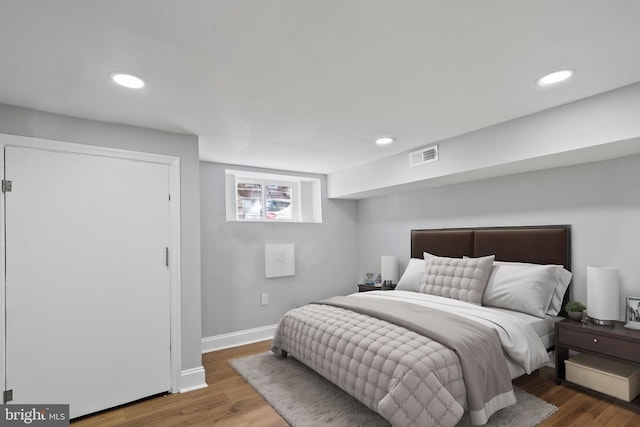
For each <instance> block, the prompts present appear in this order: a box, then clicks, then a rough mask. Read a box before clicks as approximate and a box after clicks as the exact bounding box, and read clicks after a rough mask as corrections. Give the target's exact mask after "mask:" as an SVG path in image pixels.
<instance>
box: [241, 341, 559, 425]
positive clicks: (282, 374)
mask: <svg viewBox="0 0 640 427" xmlns="http://www.w3.org/2000/svg"><path fill="white" fill-rule="evenodd" d="M229 363H230V364H231V366H232V367H233V368H234V369H235V370H236V371H237V372H238V373H239V374H240V375H242V377H243V378H244V379H246V380H247V381H248V382H249V384H251V386H252V387H253V388H254V389H256V391H257V392H258V393H260V395H261V396H262V397H264V399H265V400H266V401H267V402H269V405H271V406H272V407H273V408H274V409H275V410H276V411H277V412H278V413H279V414H280V416H281V417H282V418H284V419H285V420H286V421H287V422H288V423H289V424H290V425H291V426H293V427H320V426H331V427H354V426H367V427H389V422H388V421H387V420H385V419H383V418H382V417H381V416H379V415H378V414H376V413H375V412H372V411H371V410H369V409H368V408H367V407H365V406H364V405H362V404H361V403H360V402H358V401H357V400H355V399H354V398H352V397H351V396H349V395H348V394H347V393H345V392H344V391H342V390H341V389H340V388H338V387H336V386H335V385H333V384H332V383H330V382H329V381H327V380H325V379H324V378H323V377H322V376H320V375H318V374H316V373H315V372H314V371H312V370H311V369H309V368H307V367H306V366H304V365H303V364H302V363H300V362H298V361H297V360H295V359H294V358H292V357H289V358H287V359H279V358H278V357H276V356H275V355H274V354H273V353H271V352H265V353H260V354H256V355H252V356H248V357H243V358H241V359H234V360H231V361H230V362H229ZM515 393H516V399H517V400H518V403H516V404H515V405H513V406H510V407H508V408H505V409H503V410H501V411H499V412H497V413H495V414H493V416H492V417H491V419H490V420H489V423H488V424H486V425H487V426H491V427H494V426H495V427H502V426H504V427H512V426H518V427H533V426H535V425H537V424H539V423H540V422H542V421H544V420H545V419H546V418H547V417H549V416H550V415H551V414H553V413H554V412H555V411H556V410H557V409H558V408H556V407H555V406H553V405H551V404H549V403H547V402H545V401H544V400H541V399H538V398H537V397H535V396H533V395H531V394H528V393H525V392H524V391H522V390H520V389H518V388H515ZM458 425H459V426H471V422H470V420H469V418H468V415H465V416H464V417H463V418H462V420H461V421H460V423H459V424H458Z"/></svg>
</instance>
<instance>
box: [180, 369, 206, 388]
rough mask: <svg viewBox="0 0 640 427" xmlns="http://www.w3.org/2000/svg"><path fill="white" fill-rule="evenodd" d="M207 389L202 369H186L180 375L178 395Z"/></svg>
mask: <svg viewBox="0 0 640 427" xmlns="http://www.w3.org/2000/svg"><path fill="white" fill-rule="evenodd" d="M205 387H207V382H206V381H205V372H204V367H202V366H199V367H197V368H191V369H187V370H185V371H182V373H181V374H180V393H186V392H189V391H194V390H199V389H201V388H205Z"/></svg>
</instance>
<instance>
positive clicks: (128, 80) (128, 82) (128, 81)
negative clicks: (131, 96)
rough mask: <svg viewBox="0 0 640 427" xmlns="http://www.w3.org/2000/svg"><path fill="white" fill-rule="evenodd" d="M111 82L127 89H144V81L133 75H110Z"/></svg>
mask: <svg viewBox="0 0 640 427" xmlns="http://www.w3.org/2000/svg"><path fill="white" fill-rule="evenodd" d="M111 80H113V81H114V82H116V83H117V84H119V85H120V86H124V87H127V88H129V89H141V88H143V87H144V80H142V79H141V78H140V77H138V76H134V75H133V74H127V73H111Z"/></svg>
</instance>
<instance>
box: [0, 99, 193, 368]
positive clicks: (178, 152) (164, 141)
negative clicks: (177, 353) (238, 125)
mask: <svg viewBox="0 0 640 427" xmlns="http://www.w3.org/2000/svg"><path fill="white" fill-rule="evenodd" d="M0 133H7V134H12V135H21V136H29V137H37V138H45V139H52V140H58V141H66V142H75V143H79V144H87V145H97V146H103V147H112V148H121V149H127V150H133V151H141V152H148V153H156V154H165V155H172V156H178V157H180V170H181V175H180V182H181V188H180V192H181V198H182V200H181V201H182V206H181V234H182V242H181V255H182V333H181V335H182V352H181V354H182V370H186V369H191V368H197V367H200V366H201V365H202V357H201V344H200V343H201V340H200V337H201V336H200V191H199V186H200V180H199V172H198V168H199V160H198V138H197V137H196V136H193V135H181V134H175V133H169V132H161V131H156V130H151V129H145V128H140V127H134V126H124V125H116V124H111V123H105V122H98V121H93V120H84V119H78V118H74V117H69V116H62V115H57V114H50V113H44V112H39V111H34V110H29V109H25V108H19V107H14V106H10V105H6V104H0ZM141 309H143V308H141Z"/></svg>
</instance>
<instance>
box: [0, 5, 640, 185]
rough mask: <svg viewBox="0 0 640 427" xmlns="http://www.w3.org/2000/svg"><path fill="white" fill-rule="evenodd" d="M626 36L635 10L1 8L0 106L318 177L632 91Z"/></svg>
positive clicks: (636, 48) (632, 46)
mask: <svg viewBox="0 0 640 427" xmlns="http://www.w3.org/2000/svg"><path fill="white" fill-rule="evenodd" d="M638 22H640V1H637V0H608V1H602V0H537V1H531V0H483V1H477V0H464V1H463V0H438V1H435V0H404V1H402V0H397V1H392V0H341V1H338V0H333V1H330V0H315V1H310V0H306V1H303V0H269V1H265V0H241V1H238V0H222V1H220V0H218V1H213V0H180V1H177V0H109V1H106V0H103V1H87V0H0V61H1V62H0V102H1V103H6V104H12V105H17V106H23V107H29V108H33V109H37V110H43V111H49V112H54V113H60V114H66V115H72V116H76V117H82V118H89V119H96V120H103V121H108V122H116V123H125V124H132V125H139V126H145V127H151V128H157V129H162V130H168V131H175V132H182V133H191V134H195V135H198V136H199V137H200V156H201V158H202V159H203V160H210V161H216V162H223V163H232V164H243V165H250V166H260V167H268V168H275V169H283V170H295V171H306V172H317V173H329V172H332V171H336V170H341V169H345V168H349V167H350V166H353V165H356V164H360V163H364V162H367V161H371V160H374V159H378V158H381V157H386V156H389V155H392V154H396V153H399V152H403V151H407V150H411V149H413V148H417V147H422V146H425V145H427V144H429V143H432V142H434V141H439V140H442V139H446V138H449V137H452V136H455V135H459V134H463V133H467V132H470V131H473V130H475V129H479V128H483V127H486V126H490V125H492V124H495V123H499V122H503V121H505V120H509V119H513V118H516V117H521V116H524V115H527V114H531V113H534V112H537V111H540V110H544V109H548V108H551V107H554V106H557V105H560V104H564V103H567V102H571V101H574V100H577V99H581V98H584V97H588V96H591V95H595V94H598V93H601V92H605V91H608V90H611V89H614V88H617V87H621V86H625V85H628V84H631V83H635V82H638V81H640V24H638ZM562 68H572V69H574V70H575V77H574V78H573V79H572V80H570V81H569V82H565V83H562V84H560V85H559V86H557V87H553V88H545V89H542V88H539V87H537V86H536V85H535V80H536V79H537V78H538V77H540V76H541V75H543V74H545V73H547V72H550V71H554V70H558V69H562ZM120 70H123V71H129V72H133V73H136V74H138V75H140V76H142V77H144V78H145V79H146V80H147V83H148V84H147V86H146V87H145V88H144V89H143V90H141V91H137V92H136V91H130V90H126V89H123V88H120V87H116V86H115V85H114V84H113V83H112V82H110V81H109V79H108V75H109V73H111V72H113V71H120ZM381 135H393V136H395V137H397V138H398V140H397V142H396V144H394V145H393V146H390V147H384V148H381V147H376V146H374V144H373V140H374V139H375V138H376V137H378V136H381Z"/></svg>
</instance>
